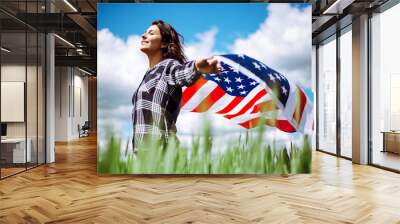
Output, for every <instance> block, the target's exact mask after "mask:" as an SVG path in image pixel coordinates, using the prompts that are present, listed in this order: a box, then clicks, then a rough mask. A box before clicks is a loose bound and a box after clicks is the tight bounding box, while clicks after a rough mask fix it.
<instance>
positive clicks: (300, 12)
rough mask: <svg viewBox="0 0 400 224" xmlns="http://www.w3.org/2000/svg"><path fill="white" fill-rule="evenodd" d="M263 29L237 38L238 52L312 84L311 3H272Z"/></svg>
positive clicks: (232, 47) (233, 45)
mask: <svg viewBox="0 0 400 224" xmlns="http://www.w3.org/2000/svg"><path fill="white" fill-rule="evenodd" d="M267 11H268V17H267V18H266V19H265V21H264V22H263V23H262V24H261V25H260V27H259V29H258V30H257V31H256V32H254V33H251V34H249V35H248V36H247V37H245V38H239V39H236V40H235V41H234V43H233V44H232V46H231V47H230V49H231V51H232V52H234V53H244V54H247V55H248V56H250V57H253V58H255V59H257V60H260V61H262V62H264V63H265V64H267V65H268V66H270V67H272V68H274V69H276V70H277V71H279V72H281V73H283V74H284V75H285V76H287V77H288V79H290V80H293V81H295V82H298V83H300V84H301V85H303V86H304V87H311V7H307V8H306V9H298V8H294V7H290V5H289V4H270V5H269V6H268V8H267Z"/></svg>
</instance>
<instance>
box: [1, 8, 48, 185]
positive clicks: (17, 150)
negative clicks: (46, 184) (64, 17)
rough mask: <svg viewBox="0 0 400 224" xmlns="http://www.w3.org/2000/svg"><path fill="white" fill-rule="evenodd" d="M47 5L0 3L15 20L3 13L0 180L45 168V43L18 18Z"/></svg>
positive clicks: (36, 32)
mask: <svg viewBox="0 0 400 224" xmlns="http://www.w3.org/2000/svg"><path fill="white" fill-rule="evenodd" d="M44 3H45V2H44V1H1V2H0V7H4V8H7V9H9V10H14V11H13V12H15V15H16V16H15V17H14V14H13V13H10V14H8V13H7V14H6V13H4V12H3V11H0V46H1V57H0V67H1V69H0V71H1V73H0V81H1V85H0V89H1V91H0V92H1V98H0V103H1V104H0V111H1V115H0V120H1V133H2V137H1V144H0V178H5V177H7V176H10V175H13V174H16V173H19V172H22V171H25V170H27V169H29V168H32V167H36V166H37V165H39V164H43V163H45V93H46V90H45V87H46V86H45V59H46V52H45V45H46V39H45V35H44V33H41V32H40V31H39V30H36V28H34V27H32V26H30V25H29V24H26V23H24V22H22V21H21V20H19V19H17V18H16V17H20V16H24V15H27V14H26V12H28V13H43V12H44V9H43V5H44ZM34 18H35V17H34Z"/></svg>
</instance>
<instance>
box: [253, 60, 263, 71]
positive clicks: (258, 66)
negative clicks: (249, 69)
mask: <svg viewBox="0 0 400 224" xmlns="http://www.w3.org/2000/svg"><path fill="white" fill-rule="evenodd" d="M253 65H254V67H255V68H256V69H258V70H261V67H260V65H259V64H257V62H253Z"/></svg>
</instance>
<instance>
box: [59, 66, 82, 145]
mask: <svg viewBox="0 0 400 224" xmlns="http://www.w3.org/2000/svg"><path fill="white" fill-rule="evenodd" d="M55 85H56V93H55V98H56V99H55V116H56V118H55V119H56V133H55V134H56V135H55V140H56V141H70V140H74V139H77V138H79V133H78V124H80V125H81V126H82V125H83V124H84V123H85V121H87V120H88V77H86V76H84V74H83V73H82V72H80V71H79V70H77V69H76V68H72V67H56V84H55ZM79 101H81V102H79ZM80 107H81V108H80ZM80 110H81V111H80Z"/></svg>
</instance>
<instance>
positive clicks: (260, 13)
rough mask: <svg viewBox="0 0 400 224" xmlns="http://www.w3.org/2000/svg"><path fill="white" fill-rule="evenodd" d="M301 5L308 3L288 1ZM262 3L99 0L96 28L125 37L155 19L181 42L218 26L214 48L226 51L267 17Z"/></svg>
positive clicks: (142, 30)
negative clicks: (105, 0) (115, 0)
mask: <svg viewBox="0 0 400 224" xmlns="http://www.w3.org/2000/svg"><path fill="white" fill-rule="evenodd" d="M292 5H293V6H294V7H299V8H304V7H307V6H308V4H292ZM267 7H268V4H265V3H250V4H249V3H201V4H193V3H184V4H182V3H168V4H167V3H142V4H121V3H112V4H110V3H100V4H98V17H97V18H98V29H99V30H101V29H103V28H108V29H109V30H110V31H111V32H112V33H113V34H114V35H116V36H118V37H120V38H123V39H126V38H127V37H128V36H130V35H132V34H136V35H140V34H142V33H143V32H144V31H146V29H147V28H148V27H149V26H150V25H151V22H152V21H153V20H156V19H162V20H164V21H166V22H168V23H170V24H171V25H172V26H173V27H175V29H176V30H177V31H178V32H179V33H180V34H182V35H183V36H184V38H185V43H191V42H194V41H196V36H195V35H196V34H197V33H199V31H205V30H209V29H211V28H212V27H216V28H218V34H217V36H216V41H215V50H216V51H219V52H221V51H227V50H228V48H227V47H228V46H229V44H231V43H232V42H233V41H234V40H235V39H237V38H244V37H246V36H247V35H249V34H250V33H253V32H255V31H256V30H257V29H258V28H259V26H260V24H261V23H262V22H264V20H265V18H266V17H267V16H268V13H267V10H266V8H267Z"/></svg>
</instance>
